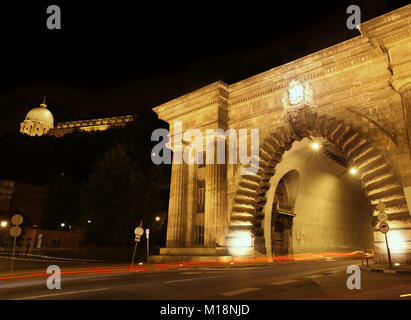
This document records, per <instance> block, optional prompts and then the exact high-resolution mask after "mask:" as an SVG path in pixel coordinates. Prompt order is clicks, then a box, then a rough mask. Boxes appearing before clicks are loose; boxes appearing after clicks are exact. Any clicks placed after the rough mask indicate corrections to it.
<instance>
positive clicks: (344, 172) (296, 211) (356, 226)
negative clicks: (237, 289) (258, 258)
mask: <svg viewBox="0 0 411 320" xmlns="http://www.w3.org/2000/svg"><path fill="white" fill-rule="evenodd" d="M266 196H267V202H266V204H265V207H264V221H263V223H262V225H263V230H264V241H265V248H266V254H267V256H268V257H272V258H275V260H276V261H279V262H281V261H283V260H284V261H289V260H293V258H294V256H295V255H298V254H308V253H310V254H323V253H341V252H354V251H357V250H363V249H371V248H372V247H373V225H372V222H373V216H372V207H371V206H370V204H369V201H368V199H367V198H366V196H365V192H364V190H363V188H362V186H361V181H360V178H359V177H358V175H356V174H355V172H352V171H351V172H350V166H349V164H348V162H347V160H346V158H345V157H344V155H343V154H342V153H341V152H340V151H339V150H338V149H337V148H336V147H335V146H334V145H333V144H331V143H328V142H327V140H325V139H323V140H318V139H317V140H315V141H313V140H311V139H310V138H304V139H303V140H301V141H295V142H294V143H293V145H292V147H291V149H290V150H288V151H286V152H285V153H284V155H283V159H282V160H281V162H280V163H278V165H277V166H276V172H275V174H274V175H273V176H272V177H271V180H270V189H269V190H268V191H267V194H266Z"/></svg>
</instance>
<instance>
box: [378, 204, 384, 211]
mask: <svg viewBox="0 0 411 320" xmlns="http://www.w3.org/2000/svg"><path fill="white" fill-rule="evenodd" d="M377 210H378V211H379V212H383V211H384V210H385V204H384V203H383V202H380V203H378V204H377Z"/></svg>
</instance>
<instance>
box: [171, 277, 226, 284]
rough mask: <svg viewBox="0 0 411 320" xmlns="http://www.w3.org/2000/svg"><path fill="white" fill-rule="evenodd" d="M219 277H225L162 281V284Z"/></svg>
mask: <svg viewBox="0 0 411 320" xmlns="http://www.w3.org/2000/svg"><path fill="white" fill-rule="evenodd" d="M221 277H225V276H216V277H202V278H190V279H180V280H169V281H164V283H173V282H183V281H192V280H202V279H213V278H221Z"/></svg>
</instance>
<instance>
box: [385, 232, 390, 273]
mask: <svg viewBox="0 0 411 320" xmlns="http://www.w3.org/2000/svg"><path fill="white" fill-rule="evenodd" d="M384 234H385V244H386V245H387V253H388V261H389V263H390V269H392V262H391V252H390V247H389V246H388V238H387V233H384Z"/></svg>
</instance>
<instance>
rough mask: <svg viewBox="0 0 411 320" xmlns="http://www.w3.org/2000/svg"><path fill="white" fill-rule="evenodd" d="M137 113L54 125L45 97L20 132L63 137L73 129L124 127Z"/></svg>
mask: <svg viewBox="0 0 411 320" xmlns="http://www.w3.org/2000/svg"><path fill="white" fill-rule="evenodd" d="M135 118H136V116H135V115H126V116H119V117H111V118H100V119H90V120H78V121H69V122H60V123H57V124H56V126H54V117H53V114H52V113H51V112H50V110H49V109H47V105H46V103H45V99H44V100H43V102H42V103H41V104H40V106H39V107H36V108H33V109H31V110H30V111H29V112H28V113H27V116H26V118H25V119H24V121H23V122H22V123H21V124H20V132H21V133H24V134H28V135H30V136H42V135H45V134H48V135H50V136H55V137H62V136H64V135H65V134H67V133H71V132H73V131H76V130H79V131H87V132H90V131H104V130H107V129H112V128H116V127H124V126H125V125H126V124H127V123H129V122H133V121H134V120H135Z"/></svg>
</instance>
